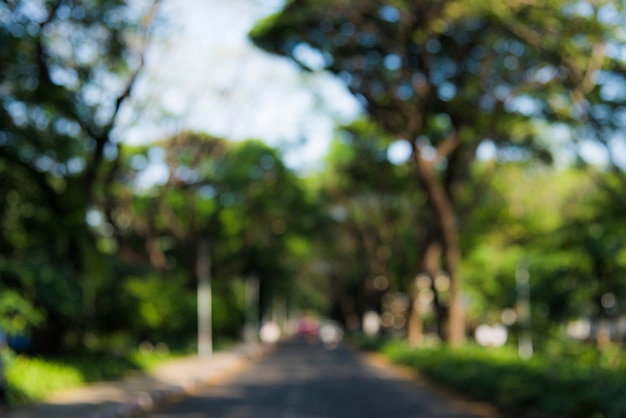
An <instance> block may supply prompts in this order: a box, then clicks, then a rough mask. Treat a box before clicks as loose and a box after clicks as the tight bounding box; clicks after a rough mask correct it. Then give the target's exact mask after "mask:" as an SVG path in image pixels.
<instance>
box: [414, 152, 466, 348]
mask: <svg viewBox="0 0 626 418" xmlns="http://www.w3.org/2000/svg"><path fill="white" fill-rule="evenodd" d="M416 159H417V168H418V170H417V173H418V176H419V178H420V180H421V181H422V183H423V184H424V186H425V188H426V191H427V193H428V197H429V199H430V201H431V204H432V205H433V209H434V211H435V216H436V218H437V223H438V226H439V228H440V231H441V239H442V243H443V251H444V266H445V268H446V271H447V273H448V275H449V277H450V304H449V308H448V309H449V310H448V326H447V333H446V334H447V335H446V337H447V341H448V343H449V344H450V345H453V346H454V345H460V344H462V343H463V342H464V341H465V318H464V316H465V315H464V312H463V304H462V300H461V294H460V291H461V286H460V277H459V275H458V266H459V262H460V259H461V250H460V245H459V231H458V228H457V219H456V214H455V212H454V206H453V203H452V200H451V199H450V197H449V195H448V194H447V192H446V190H445V188H444V186H443V184H442V183H441V181H440V180H439V179H438V178H437V174H436V172H435V165H434V161H428V160H425V159H424V158H422V157H421V155H420V153H417V154H416Z"/></svg>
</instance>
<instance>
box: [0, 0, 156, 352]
mask: <svg viewBox="0 0 626 418" xmlns="http://www.w3.org/2000/svg"><path fill="white" fill-rule="evenodd" d="M155 7H156V3H149V2H147V3H145V4H144V6H143V7H138V6H137V3H133V4H130V2H126V1H123V0H85V1H66V0H46V1H32V0H9V1H5V2H2V4H0V43H1V44H2V50H1V51H0V91H2V95H1V98H0V178H2V179H3V180H2V191H1V196H2V197H1V198H0V222H2V224H3V225H8V224H11V225H12V226H11V227H9V228H4V227H3V228H1V230H2V232H0V249H1V251H2V254H3V255H7V256H10V257H12V258H19V259H23V260H27V259H29V258H32V257H33V256H34V255H35V254H39V256H40V257H43V258H44V259H47V260H48V261H49V263H50V264H51V265H53V266H57V267H58V266H63V267H59V268H61V269H67V270H69V271H71V275H72V276H74V277H75V278H78V279H79V280H78V282H77V283H78V285H79V287H82V290H83V296H85V297H86V296H87V294H88V293H89V292H90V291H89V290H88V289H89V287H90V284H89V283H88V282H89V280H90V279H89V277H93V276H97V274H94V275H91V276H90V275H88V274H87V271H88V270H89V269H90V268H91V266H93V263H91V261H93V260H94V259H95V258H96V257H94V256H93V255H94V254H95V248H94V246H93V245H92V244H91V243H92V241H93V240H91V239H90V237H89V227H88V224H87V221H86V217H87V216H86V215H87V211H88V209H89V208H90V206H91V205H93V204H95V203H96V200H97V198H98V196H99V193H101V190H102V189H103V188H106V184H107V181H108V180H107V179H108V178H109V173H110V171H111V170H112V169H113V168H114V165H115V164H114V161H115V159H116V157H117V155H118V147H119V140H120V138H118V137H115V127H116V121H117V117H118V114H119V113H120V111H121V109H122V106H123V105H124V103H125V102H126V101H127V99H128V98H129V97H130V95H131V92H132V88H133V86H134V84H135V80H136V79H137V75H138V73H139V71H140V69H141V67H142V61H143V58H142V57H143V48H144V46H145V42H144V41H143V38H144V36H145V34H146V31H147V30H148V27H149V24H150V21H151V17H152V16H153V14H154V8H155ZM57 303H58V301H57ZM90 303H91V302H90V301H89V300H86V299H85V306H86V307H87V306H89V304H90ZM55 316H56V315H55ZM85 317H86V319H87V320H88V317H89V315H85ZM53 322H54V324H53ZM63 322H64V321H63V320H62V318H59V317H57V318H53V317H52V315H49V316H48V324H47V326H46V327H45V328H47V329H57V328H59V327H62V326H63ZM56 331H58V330H55V331H54V335H57V337H58V338H62V333H61V332H56ZM58 338H57V341H56V343H58V342H59V340H58ZM50 345H51V346H53V345H58V344H50Z"/></svg>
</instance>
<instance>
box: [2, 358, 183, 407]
mask: <svg viewBox="0 0 626 418" xmlns="http://www.w3.org/2000/svg"><path fill="white" fill-rule="evenodd" d="M185 354H186V353H169V352H157V351H152V352H148V351H141V350H135V351H132V352H130V353H129V354H128V355H125V356H115V355H112V354H107V353H81V354H73V355H70V354H67V355H63V356H61V357H55V358H53V359H51V358H41V357H29V356H25V355H18V356H14V355H11V354H10V353H7V354H6V355H5V364H6V370H5V377H6V380H7V384H8V393H7V395H8V396H7V398H8V402H9V405H12V406H16V405H23V404H29V403H33V402H37V401H40V400H42V399H44V398H46V397H47V396H49V395H50V394H51V393H53V392H56V391H60V390H63V389H68V388H74V387H80V386H83V385H85V384H87V383H90V382H97V381H104V380H112V379H116V378H119V377H122V376H124V375H126V374H128V373H130V372H132V371H145V370H150V369H153V368H154V367H156V366H158V365H159V364H162V363H164V362H166V361H168V360H172V359H174V358H177V357H181V356H182V355H185Z"/></svg>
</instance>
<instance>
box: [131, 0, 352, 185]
mask: <svg viewBox="0 0 626 418" xmlns="http://www.w3.org/2000/svg"><path fill="white" fill-rule="evenodd" d="M280 4H281V2H280V1H272V0H266V1H263V0H228V1H224V0H204V1H202V2H201V1H197V0H165V1H164V2H163V4H162V6H161V7H162V8H161V16H162V17H163V18H164V19H165V21H166V22H167V25H168V26H167V28H166V29H165V30H161V31H159V32H158V33H157V34H158V35H159V38H161V39H158V40H157V41H155V42H154V43H153V46H152V48H151V49H150V50H149V53H148V54H147V57H146V58H147V59H146V72H145V74H144V76H143V77H142V79H141V82H140V84H139V85H138V88H137V93H138V97H139V98H141V102H140V103H141V105H140V106H139V107H141V109H142V111H141V113H140V114H139V117H138V118H137V117H134V118H133V117H130V113H129V115H128V116H127V120H126V124H127V125H134V126H133V127H132V128H131V129H129V131H128V133H127V135H126V138H127V139H126V141H127V142H128V143H130V144H137V143H146V142H150V141H153V140H155V139H156V140H158V139H163V138H165V137H167V136H168V135H171V134H173V133H175V132H176V131H179V130H198V131H203V132H208V133H211V134H214V135H218V136H223V137H225V138H229V139H233V140H241V139H250V138H259V139H263V140H264V141H266V142H267V143H269V144H270V145H273V146H280V147H282V148H283V149H284V153H285V162H286V164H287V165H288V166H289V167H291V168H294V169H297V170H307V169H309V168H314V167H315V166H316V165H317V164H318V163H319V161H320V159H321V158H322V157H323V156H324V155H325V154H326V152H327V149H328V145H329V143H330V140H331V138H332V135H333V126H334V124H335V123H336V122H348V121H349V120H351V119H352V118H354V117H356V116H357V114H358V112H359V111H360V108H359V105H358V103H357V101H356V100H355V99H354V98H353V97H352V96H351V95H350V94H349V93H348V91H347V90H346V89H345V87H344V85H343V84H342V83H341V82H340V81H339V80H338V79H336V78H335V77H333V76H331V75H329V74H325V73H313V74H304V73H301V72H300V71H298V69H297V68H296V66H295V65H294V64H293V63H291V62H290V61H289V60H287V59H285V58H280V57H276V56H272V55H269V54H267V53H265V52H263V51H260V50H258V49H256V48H255V47H254V46H253V45H252V44H251V43H250V41H249V40H248V39H247V33H248V31H249V30H250V28H252V26H253V25H254V23H255V22H256V21H258V20H259V19H261V18H262V17H264V16H267V15H268V14H270V13H272V12H273V11H276V10H277V9H278V7H279V6H280ZM153 175H154V173H153Z"/></svg>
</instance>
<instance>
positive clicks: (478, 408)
mask: <svg viewBox="0 0 626 418" xmlns="http://www.w3.org/2000/svg"><path fill="white" fill-rule="evenodd" d="M356 351H358V352H359V354H360V355H361V357H362V358H363V359H364V361H365V362H366V363H367V364H368V365H370V366H372V367H375V368H376V369H378V370H380V371H381V372H382V373H386V374H390V375H393V376H395V377H398V378H401V379H405V380H410V381H412V382H413V383H414V384H415V385H416V386H419V387H422V388H427V389H428V390H429V391H432V392H433V393H436V394H437V395H438V396H439V397H441V398H442V399H446V400H447V401H448V402H449V403H450V404H452V405H454V406H455V407H456V408H457V409H459V410H461V411H465V412H469V413H472V414H476V415H477V416H483V417H485V418H502V415H501V414H500V412H498V409H497V408H496V407H495V406H493V405H491V404H489V403H487V402H480V401H475V400H472V399H470V398H468V397H465V396H463V395H462V394H460V393H458V392H457V391H452V390H450V389H448V388H446V387H444V386H442V385H439V384H437V383H435V382H433V381H432V380H431V379H428V378H426V377H425V376H422V375H421V374H420V373H418V372H417V371H416V370H415V369H414V368H412V367H409V366H403V365H399V364H396V363H392V362H391V360H389V359H388V358H387V357H385V355H383V354H380V353H372V352H365V351H359V350H356Z"/></svg>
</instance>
